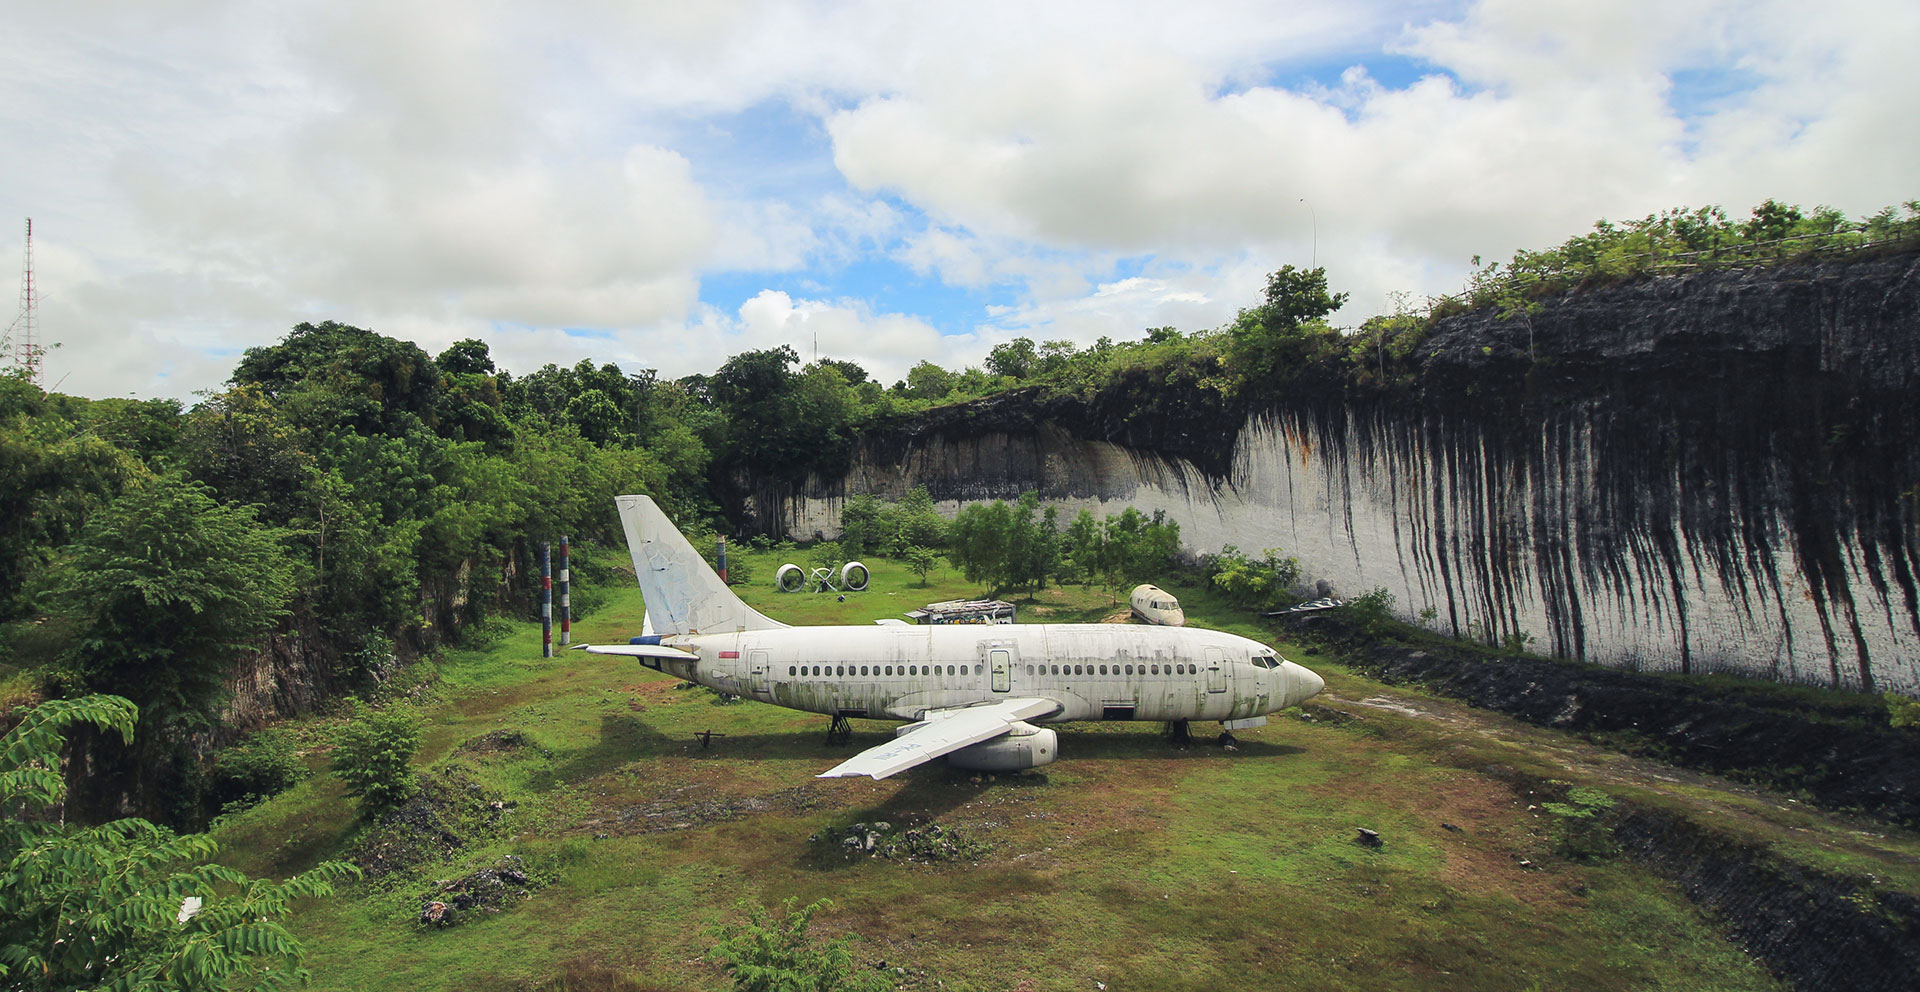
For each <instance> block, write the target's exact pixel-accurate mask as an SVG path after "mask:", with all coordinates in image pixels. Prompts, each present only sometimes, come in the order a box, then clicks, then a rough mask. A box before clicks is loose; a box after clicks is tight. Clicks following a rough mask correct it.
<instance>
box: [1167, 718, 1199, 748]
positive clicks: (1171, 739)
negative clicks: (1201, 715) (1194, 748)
mask: <svg viewBox="0 0 1920 992" xmlns="http://www.w3.org/2000/svg"><path fill="white" fill-rule="evenodd" d="M1160 736H1161V737H1163V738H1165V739H1166V742H1167V743H1169V744H1172V745H1173V746H1174V747H1186V746H1187V745H1189V744H1192V743H1193V732H1192V731H1191V730H1189V729H1188V728H1187V721H1185V720H1169V721H1167V722H1166V723H1163V724H1161V725H1160Z"/></svg>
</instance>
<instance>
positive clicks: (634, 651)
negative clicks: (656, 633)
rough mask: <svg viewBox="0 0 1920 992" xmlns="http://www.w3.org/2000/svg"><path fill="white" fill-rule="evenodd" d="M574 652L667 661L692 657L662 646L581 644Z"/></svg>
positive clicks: (689, 652) (689, 654) (683, 652)
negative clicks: (663, 659)
mask: <svg viewBox="0 0 1920 992" xmlns="http://www.w3.org/2000/svg"><path fill="white" fill-rule="evenodd" d="M574 650H576V651H585V652H586V653H588V654H618V655H625V656H626V657H629V658H665V659H667V660H669V661H686V660H688V659H689V658H692V657H694V654H693V653H692V652H691V651H682V650H680V649H679V648H670V647H667V646H666V645H664V644H582V645H580V646H578V647H577V648H575V649H574Z"/></svg>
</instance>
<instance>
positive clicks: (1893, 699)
mask: <svg viewBox="0 0 1920 992" xmlns="http://www.w3.org/2000/svg"><path fill="white" fill-rule="evenodd" d="M1885 698H1886V700H1887V722H1888V723H1890V724H1892V725H1893V726H1894V727H1896V728H1902V729H1907V730H1920V700H1915V699H1909V698H1907V697H1906V696H1902V695H1900V694H1899V693H1897V692H1889V693H1887V694H1886V697H1885Z"/></svg>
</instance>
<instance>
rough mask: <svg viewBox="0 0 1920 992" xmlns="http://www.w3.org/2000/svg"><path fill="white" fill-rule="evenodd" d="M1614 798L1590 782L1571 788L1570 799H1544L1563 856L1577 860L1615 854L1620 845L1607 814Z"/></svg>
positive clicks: (1544, 807) (1597, 858) (1541, 805)
mask: <svg viewBox="0 0 1920 992" xmlns="http://www.w3.org/2000/svg"><path fill="white" fill-rule="evenodd" d="M1614 805H1615V801H1614V798H1613V797H1612V796H1609V795H1607V794H1606V793H1604V792H1601V791H1600V790H1599V789H1595V788H1592V787H1590V786H1584V785H1577V786H1574V787H1573V788H1571V789H1568V790H1567V799H1566V802H1546V803H1541V804H1540V808H1541V809H1544V810H1546V811H1547V812H1549V813H1552V814H1553V816H1554V819H1555V823H1554V834H1555V838H1554V839H1555V841H1556V842H1557V845H1558V848H1559V851H1560V853H1561V855H1562V856H1564V857H1567V858H1571V859H1573V860H1576V861H1598V860H1601V859H1603V858H1607V857H1611V856H1612V855H1613V854H1614V853H1615V852H1617V851H1618V850H1619V848H1620V845H1619V843H1618V842H1617V841H1615V840H1614V838H1613V827H1612V826H1611V824H1609V823H1608V817H1607V814H1608V813H1609V812H1610V811H1612V809H1613V807H1614Z"/></svg>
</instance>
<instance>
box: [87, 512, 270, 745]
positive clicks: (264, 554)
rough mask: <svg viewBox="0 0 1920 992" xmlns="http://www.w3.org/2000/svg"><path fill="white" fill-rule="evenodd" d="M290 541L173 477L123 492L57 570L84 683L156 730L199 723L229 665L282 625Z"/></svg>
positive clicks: (221, 689)
mask: <svg viewBox="0 0 1920 992" xmlns="http://www.w3.org/2000/svg"><path fill="white" fill-rule="evenodd" d="M290 536H291V535H290V533H289V532H288V531H285V530H281V529H279V528H275V527H266V526H263V525H262V524H260V522H259V521H258V520H257V519H256V518H255V513H254V510H253V508H251V507H236V506H227V505H225V504H222V503H219V502H216V501H215V500H214V499H213V497H212V496H211V495H209V494H208V491H207V488H206V487H205V486H204V485H201V484H200V483H198V482H190V481H187V480H186V479H183V478H181V477H179V476H161V477H159V478H155V479H151V480H148V481H146V482H145V483H143V484H139V485H134V486H129V487H128V488H127V489H126V490H125V491H124V492H122V493H121V495H120V498H118V499H116V500H114V501H113V502H112V503H111V504H109V505H108V506H107V507H106V508H105V509H103V510H101V511H100V512H99V513H97V514H95V515H94V517H93V518H92V519H91V520H89V521H88V522H87V526H86V528H85V530H84V531H83V532H82V533H81V535H80V539H79V540H78V541H77V542H75V544H74V546H73V547H72V548H71V549H70V551H69V553H68V554H67V555H66V556H65V558H64V560H63V561H62V563H61V568H60V582H59V587H58V593H59V595H58V602H60V603H61V604H62V606H63V607H64V609H65V610H66V611H68V612H69V613H70V614H71V615H72V616H73V618H74V619H75V620H76V621H78V623H79V631H78V634H79V636H78V637H77V638H76V640H75V643H74V647H73V652H72V659H71V660H72V664H73V665H74V668H75V670H76V671H77V672H78V673H79V674H80V676H81V678H82V680H83V681H84V682H85V683H86V685H87V686H88V687H89V688H90V689H93V690H95V691H100V692H110V693H114V694H117V695H123V696H127V697H129V698H131V699H134V700H135V701H136V702H138V703H139V704H140V706H141V707H142V708H143V709H144V710H145V711H146V712H147V713H148V716H149V718H150V720H156V721H158V722H159V723H161V724H166V723H173V722H176V721H186V722H193V723H197V722H200V721H203V720H205V719H207V718H208V717H209V716H210V714H211V711H212V708H213V706H214V705H215V704H216V703H217V702H219V701H220V700H221V698H222V697H223V696H224V695H225V693H226V679H227V673H228V670H229V668H230V666H231V665H232V663H233V661H234V659H235V658H236V657H238V656H239V655H240V654H241V653H242V652H245V651H247V650H250V649H251V648H253V647H254V646H255V644H256V642H257V641H258V639H259V638H260V637H261V636H262V635H264V634H266V633H267V632H268V631H270V630H272V629H274V627H276V626H277V625H278V624H279V623H280V620H281V618H282V617H285V616H286V615H287V609H286V606H287V602H288V600H290V599H291V598H292V596H293V593H294V588H295V584H294V578H295V574H296V567H295V564H294V561H293V558H292V557H291V556H290V555H289V554H288V552H287V549H286V547H285V542H286V540H287V539H288V538H289V537H290Z"/></svg>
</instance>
